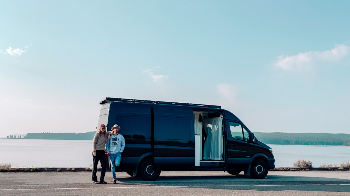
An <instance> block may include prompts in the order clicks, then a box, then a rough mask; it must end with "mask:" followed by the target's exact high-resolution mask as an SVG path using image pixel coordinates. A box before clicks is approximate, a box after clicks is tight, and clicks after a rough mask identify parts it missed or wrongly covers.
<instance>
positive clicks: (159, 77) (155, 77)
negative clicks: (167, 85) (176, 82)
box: [141, 66, 169, 82]
mask: <svg viewBox="0 0 350 196" xmlns="http://www.w3.org/2000/svg"><path fill="white" fill-rule="evenodd" d="M157 68H160V66H157V67H156V68H155V69H157ZM141 71H142V73H143V74H146V75H148V76H150V77H151V78H152V79H153V82H161V81H162V80H164V79H166V78H169V76H165V75H156V74H154V73H153V69H142V70H141Z"/></svg>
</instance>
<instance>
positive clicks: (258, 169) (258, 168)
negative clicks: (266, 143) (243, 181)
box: [255, 165, 264, 174]
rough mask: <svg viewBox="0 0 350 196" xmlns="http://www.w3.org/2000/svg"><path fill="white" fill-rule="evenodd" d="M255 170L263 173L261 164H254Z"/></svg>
mask: <svg viewBox="0 0 350 196" xmlns="http://www.w3.org/2000/svg"><path fill="white" fill-rule="evenodd" d="M255 172H256V173H257V174H262V173H264V167H263V166H262V165H257V166H255Z"/></svg>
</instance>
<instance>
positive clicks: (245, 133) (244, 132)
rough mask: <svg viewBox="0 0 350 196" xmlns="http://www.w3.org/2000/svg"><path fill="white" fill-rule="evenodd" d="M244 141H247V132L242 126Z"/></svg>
mask: <svg viewBox="0 0 350 196" xmlns="http://www.w3.org/2000/svg"><path fill="white" fill-rule="evenodd" d="M243 134H244V141H246V142H248V141H249V132H248V131H247V130H245V128H244V127H243Z"/></svg>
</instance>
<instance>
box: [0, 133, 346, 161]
mask: <svg viewBox="0 0 350 196" xmlns="http://www.w3.org/2000/svg"><path fill="white" fill-rule="evenodd" d="M269 146H270V147H271V148H272V149H273V153H274V155H275V159H276V164H275V165H276V167H292V166H293V163H294V162H296V161H297V160H300V159H306V160H310V161H311V162H312V163H313V166H314V167H318V166H319V165H321V164H324V163H325V164H330V163H332V164H337V165H339V164H341V163H343V162H344V161H349V160H350V147H349V146H309V145H272V144H270V145H269ZM91 151H92V141H89V140H35V139H33V140H29V139H0V164H4V163H10V164H11V165H12V167H91V164H92V156H91Z"/></svg>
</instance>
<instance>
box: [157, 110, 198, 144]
mask: <svg viewBox="0 0 350 196" xmlns="http://www.w3.org/2000/svg"><path fill="white" fill-rule="evenodd" d="M193 135H194V130H193V110H192V108H185V107H176V106H154V140H155V142H156V144H161V143H162V144H166V145H173V144H176V145H178V143H182V144H187V143H188V142H189V141H191V140H193V139H194V138H192V137H194V136H193Z"/></svg>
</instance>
